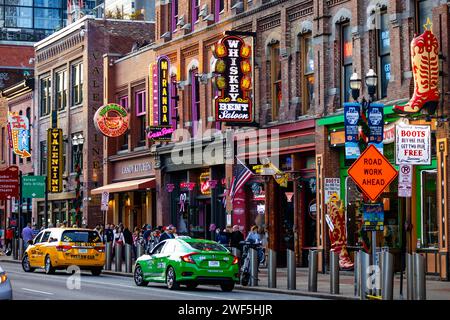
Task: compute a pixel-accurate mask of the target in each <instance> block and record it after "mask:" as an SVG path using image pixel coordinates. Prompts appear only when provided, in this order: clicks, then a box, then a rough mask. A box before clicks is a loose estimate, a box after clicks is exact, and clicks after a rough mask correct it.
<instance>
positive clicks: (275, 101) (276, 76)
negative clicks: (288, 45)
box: [270, 42, 282, 121]
mask: <svg viewBox="0 0 450 320" xmlns="http://www.w3.org/2000/svg"><path fill="white" fill-rule="evenodd" d="M270 82H271V96H272V121H276V120H278V117H279V113H280V106H281V99H282V93H281V92H282V91H281V61H280V43H279V42H276V43H274V44H272V45H270Z"/></svg>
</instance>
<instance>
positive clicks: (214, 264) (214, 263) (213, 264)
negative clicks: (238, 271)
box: [209, 261, 220, 267]
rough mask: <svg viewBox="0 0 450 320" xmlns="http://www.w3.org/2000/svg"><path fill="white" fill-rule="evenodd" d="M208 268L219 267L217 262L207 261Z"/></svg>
mask: <svg viewBox="0 0 450 320" xmlns="http://www.w3.org/2000/svg"><path fill="white" fill-rule="evenodd" d="M209 266H210V267H220V263H219V261H209Z"/></svg>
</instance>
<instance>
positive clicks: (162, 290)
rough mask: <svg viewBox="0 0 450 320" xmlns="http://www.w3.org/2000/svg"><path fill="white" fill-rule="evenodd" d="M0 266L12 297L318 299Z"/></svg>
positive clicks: (21, 298)
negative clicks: (139, 283) (138, 283)
mask: <svg viewBox="0 0 450 320" xmlns="http://www.w3.org/2000/svg"><path fill="white" fill-rule="evenodd" d="M2 268H3V269H4V270H5V271H6V272H7V274H8V276H9V278H10V279H11V284H12V288H13V299H14V300H241V301H245V300H318V299H316V298H312V297H305V296H295V295H287V294H274V293H269V292H252V291H247V290H233V291H232V292H222V291H221V290H220V287H219V286H199V287H197V288H196V289H194V290H188V289H187V288H186V287H184V286H182V287H181V289H180V290H177V291H170V290H168V289H167V288H166V287H165V285H164V284H158V283H156V284H155V283H150V284H149V285H148V286H147V287H137V286H136V285H135V284H134V280H133V278H131V277H121V276H114V275H106V274H102V275H101V276H92V275H91V274H90V272H89V273H88V272H81V275H79V276H78V277H77V275H70V274H68V273H66V272H65V271H57V272H56V274H54V275H46V274H45V273H44V271H43V270H39V269H38V270H36V271H35V272H33V273H25V272H24V271H23V270H22V267H21V265H20V264H12V263H3V264H2ZM78 280H79V281H78Z"/></svg>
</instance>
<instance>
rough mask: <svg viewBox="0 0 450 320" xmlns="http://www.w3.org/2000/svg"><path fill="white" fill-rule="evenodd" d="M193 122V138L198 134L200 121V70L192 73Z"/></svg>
mask: <svg viewBox="0 0 450 320" xmlns="http://www.w3.org/2000/svg"><path fill="white" fill-rule="evenodd" d="M191 84H192V85H191V106H192V108H191V122H192V128H193V129H192V136H193V137H195V136H196V134H197V126H198V125H199V123H198V122H199V121H200V81H199V78H198V69H195V70H192V71H191Z"/></svg>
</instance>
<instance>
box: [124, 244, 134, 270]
mask: <svg viewBox="0 0 450 320" xmlns="http://www.w3.org/2000/svg"><path fill="white" fill-rule="evenodd" d="M132 254H133V247H132V246H131V244H128V243H126V244H125V272H126V273H131V272H132V265H133V261H132Z"/></svg>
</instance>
